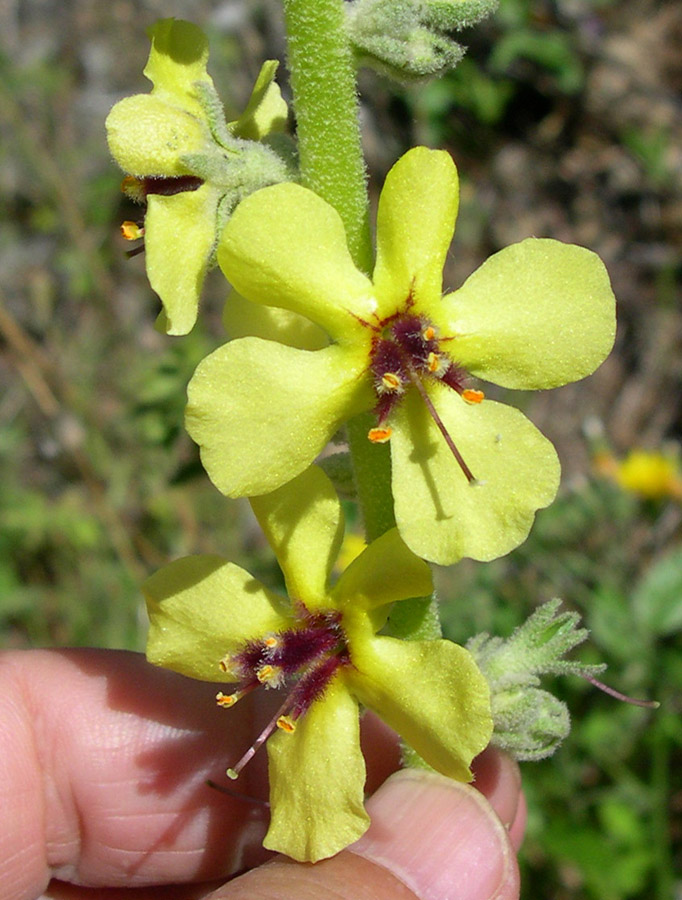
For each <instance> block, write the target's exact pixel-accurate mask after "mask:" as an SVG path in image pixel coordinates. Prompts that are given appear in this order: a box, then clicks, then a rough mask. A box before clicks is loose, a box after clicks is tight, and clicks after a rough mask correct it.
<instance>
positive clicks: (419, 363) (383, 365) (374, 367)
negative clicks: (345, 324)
mask: <svg viewBox="0 0 682 900" xmlns="http://www.w3.org/2000/svg"><path fill="white" fill-rule="evenodd" d="M412 303H413V301H412V299H411V297H410V298H408V301H407V304H406V308H405V310H404V311H403V312H401V313H397V314H396V315H393V316H390V317H389V318H388V319H385V320H384V321H383V322H379V324H378V325H370V327H371V328H372V329H373V330H374V332H375V336H374V339H373V341H372V347H371V350H370V366H369V368H370V371H371V373H372V381H373V387H374V392H375V394H376V397H377V403H376V406H375V407H374V412H375V413H376V416H377V427H376V428H372V429H371V430H370V432H369V434H368V437H369V439H370V441H372V442H374V443H379V444H382V443H385V442H386V441H388V440H390V438H391V434H392V429H391V427H390V425H389V424H388V419H389V417H390V415H391V413H392V412H393V410H394V409H395V407H396V406H397V405H398V403H400V400H401V398H402V396H403V394H404V393H405V391H406V390H407V388H408V387H409V386H410V385H414V386H415V387H416V389H417V390H418V391H419V394H420V395H421V397H422V399H423V401H424V403H425V405H426V408H427V409H428V411H429V414H430V415H431V417H432V418H433V420H434V422H435V423H436V426H437V427H438V429H439V431H440V432H441V434H442V435H443V437H444V439H445V442H446V443H447V445H448V447H449V448H450V450H451V452H452V454H453V456H454V457H455V459H456V460H457V462H458V464H459V466H460V468H461V469H462V471H463V472H464V474H465V476H466V478H467V480H468V481H469V482H473V481H475V478H474V475H473V473H472V471H471V469H470V468H469V467H468V465H467V464H466V463H465V461H464V459H463V458H462V454H461V453H460V452H459V450H458V449H457V447H456V445H455V443H454V441H453V439H452V436H451V435H450V433H449V432H448V430H447V428H446V427H445V425H444V423H443V421H442V419H441V418H440V416H439V414H438V411H437V410H436V408H435V406H434V405H433V401H432V400H431V397H430V396H429V394H428V391H427V386H428V385H429V384H430V383H433V382H434V381H436V382H441V384H445V385H447V387H449V388H451V389H452V390H454V391H456V392H457V393H458V394H459V395H460V397H461V398H462V399H463V400H464V401H466V402H467V403H480V402H481V401H482V400H483V399H484V394H483V392H482V391H475V390H471V389H470V388H466V387H465V386H464V385H465V382H466V378H467V372H466V371H465V370H464V369H463V368H461V367H460V366H458V365H456V364H455V363H454V362H453V361H452V359H451V358H450V357H449V356H448V354H447V353H446V352H445V351H444V350H443V349H442V347H441V344H442V343H444V342H445V341H448V340H451V338H439V336H438V332H437V330H436V327H435V326H434V325H433V324H432V323H431V322H430V321H429V320H428V319H427V318H426V316H423V315H415V314H414V313H412V312H410V307H411V306H412ZM367 324H368V323H367Z"/></svg>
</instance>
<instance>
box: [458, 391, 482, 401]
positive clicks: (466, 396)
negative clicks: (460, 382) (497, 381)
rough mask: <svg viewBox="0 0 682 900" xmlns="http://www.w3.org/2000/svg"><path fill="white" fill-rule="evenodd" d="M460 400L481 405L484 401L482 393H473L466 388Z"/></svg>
mask: <svg viewBox="0 0 682 900" xmlns="http://www.w3.org/2000/svg"><path fill="white" fill-rule="evenodd" d="M462 400H464V401H465V402H466V403H482V402H483V401H484V400H485V394H484V393H483V391H473V390H471V389H470V388H467V390H466V391H462Z"/></svg>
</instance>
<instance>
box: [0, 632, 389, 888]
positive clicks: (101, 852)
mask: <svg viewBox="0 0 682 900" xmlns="http://www.w3.org/2000/svg"><path fill="white" fill-rule="evenodd" d="M216 688H217V686H216V685H210V684H207V683H204V682H199V681H193V680H191V679H187V678H183V677H181V676H179V675H176V674H174V673H172V672H168V671H165V670H163V669H158V668H155V667H153V666H150V665H149V664H148V663H147V662H146V661H145V659H144V657H142V656H141V655H139V654H133V653H126V652H118V651H100V650H71V651H24V652H6V653H4V654H0V809H2V810H3V820H4V821H5V822H12V825H13V827H12V828H11V829H0V900H6V898H8V900H10V898H11V900H15V898H16V900H19V898H23V897H35V896H37V895H38V894H40V892H41V891H42V890H43V889H44V888H45V885H46V884H47V882H48V880H49V878H50V877H56V878H58V879H61V880H63V881H68V882H75V883H80V884H87V885H107V886H112V887H113V886H117V885H122V886H123V885H125V886H126V887H135V886H137V885H145V884H156V883H174V882H183V881H190V880H194V881H204V880H210V879H213V878H219V877H226V876H229V875H232V874H234V873H235V872H239V871H243V870H245V869H247V868H251V867H253V866H255V865H257V864H259V863H260V862H262V861H263V860H264V859H266V858H268V857H269V856H270V854H267V853H266V852H265V851H264V850H263V848H262V846H261V842H262V839H263V836H264V834H265V831H266V828H267V824H268V819H269V810H268V806H267V803H266V802H264V801H265V798H266V796H267V778H266V767H267V760H266V754H265V753H261V754H257V755H256V758H254V760H253V761H252V763H250V764H249V766H247V768H246V770H245V773H244V777H243V778H240V780H239V782H238V788H239V791H240V792H243V793H244V794H245V795H246V797H239V796H235V795H234V794H229V795H226V794H223V793H220V792H218V791H216V790H212V789H211V788H210V787H208V786H207V785H206V780H207V779H208V778H211V779H214V780H216V781H220V782H222V783H226V784H231V783H230V782H228V781H227V779H226V778H225V777H224V772H225V769H226V767H227V766H228V765H231V764H232V763H233V762H234V760H235V758H238V757H239V756H241V754H242V752H243V751H244V750H245V749H246V748H247V747H248V746H249V745H250V744H251V743H252V741H253V739H254V737H255V735H256V734H258V732H259V731H260V729H261V728H262V726H263V724H264V722H265V721H267V718H268V717H269V716H270V715H271V711H270V710H268V709H266V708H265V704H264V703H263V702H262V701H261V700H258V701H257V702H249V701H251V699H252V698H246V699H245V700H244V701H243V703H240V704H239V705H238V706H237V707H236V708H235V709H233V710H229V711H227V710H224V709H220V708H218V707H217V706H216V704H215V693H216ZM268 693H269V694H274V693H275V692H268ZM265 699H266V700H267V696H266V697H265ZM270 700H271V701H272V698H270ZM366 727H367V730H368V733H369V736H370V740H369V741H368V746H367V750H368V754H369V764H368V769H369V776H370V777H369V781H370V782H371V783H372V785H373V786H376V784H378V783H380V780H381V779H382V778H383V777H385V774H387V772H388V771H391V770H392V767H395V766H396V765H397V760H398V755H397V744H396V741H395V737H394V736H393V735H392V734H391V733H390V731H389V730H386V729H385V728H384V727H383V726H382V725H381V724H379V723H377V722H376V720H372V719H371V718H368V719H367V723H366ZM234 787H235V786H232V788H234ZM249 797H251V798H253V799H252V800H250V799H249ZM258 801H260V802H258Z"/></svg>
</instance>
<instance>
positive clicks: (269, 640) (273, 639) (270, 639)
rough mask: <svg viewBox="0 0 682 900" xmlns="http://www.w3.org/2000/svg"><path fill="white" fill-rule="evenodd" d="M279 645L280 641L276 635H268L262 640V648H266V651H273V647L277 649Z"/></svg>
mask: <svg viewBox="0 0 682 900" xmlns="http://www.w3.org/2000/svg"><path fill="white" fill-rule="evenodd" d="M281 643H282V639H281V638H280V637H278V636H277V635H276V634H269V635H268V636H267V637H266V638H263V646H264V647H267V648H268V650H274V649H275V647H279V646H280V644H281Z"/></svg>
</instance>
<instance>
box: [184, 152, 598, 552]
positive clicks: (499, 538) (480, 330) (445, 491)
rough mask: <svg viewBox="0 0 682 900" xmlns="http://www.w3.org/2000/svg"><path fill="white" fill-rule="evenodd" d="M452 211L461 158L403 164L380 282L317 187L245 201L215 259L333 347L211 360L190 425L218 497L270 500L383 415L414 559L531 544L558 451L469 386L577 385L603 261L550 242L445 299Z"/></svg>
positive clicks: (232, 353)
mask: <svg viewBox="0 0 682 900" xmlns="http://www.w3.org/2000/svg"><path fill="white" fill-rule="evenodd" d="M457 206H458V180H457V172H456V169H455V165H454V163H453V162H452V159H451V158H450V156H449V155H448V154H447V153H444V152H443V151H432V150H427V149H426V148H424V147H417V148H414V149H413V150H410V151H409V152H408V153H406V154H405V156H403V157H402V158H401V159H400V160H399V161H398V162H397V163H396V165H395V166H394V167H393V169H392V170H391V171H390V172H389V174H388V176H387V178H386V183H385V185H384V188H383V191H382V194H381V198H380V201H379V209H378V218H377V260H376V266H375V269H374V274H373V279H372V280H370V279H369V278H368V277H367V276H366V275H365V274H363V273H362V272H359V271H358V270H357V269H356V268H355V266H354V265H353V262H352V260H351V258H350V255H349V253H348V250H347V247H346V241H345V235H344V231H343V226H342V224H341V221H340V219H339V217H338V215H337V214H336V212H335V211H334V210H333V209H332V208H331V207H330V206H328V205H327V204H326V203H325V202H324V201H323V200H321V199H320V198H319V197H318V196H316V195H315V194H313V193H312V192H310V191H308V190H306V189H305V188H303V187H301V186H299V185H294V184H281V185H276V186H273V187H270V188H266V189H265V190H263V191H258V192H257V193H255V194H253V195H252V196H250V197H248V198H247V199H246V200H244V201H243V202H242V203H241V204H240V206H239V208H238V209H237V210H236V212H235V214H234V216H233V218H232V220H231V221H230V223H229V224H228V226H227V227H226V229H225V231H224V233H223V236H222V239H221V242H220V246H219V249H218V261H219V263H220V266H221V268H222V270H223V272H224V273H225V275H226V276H227V278H228V279H229V280H230V281H231V282H232V284H233V286H234V287H235V289H236V290H237V291H239V292H240V293H241V294H242V295H243V296H244V297H246V298H247V299H248V300H250V301H252V302H255V303H260V304H263V305H270V306H277V307H283V308H285V309H289V310H292V311H294V312H297V313H299V314H301V315H303V316H305V317H306V318H308V319H310V320H311V321H312V322H314V323H316V324H317V325H319V326H320V327H322V328H324V330H325V331H326V332H327V334H328V335H329V336H330V338H331V344H330V345H329V346H327V347H323V348H322V349H318V350H315V351H314V352H310V351H306V350H301V349H296V348H292V347H289V346H283V345H282V344H280V343H277V342H274V341H266V340H261V339H258V338H254V337H252V338H240V339H238V340H235V341H232V342H231V343H229V344H227V345H225V346H223V347H221V348H219V349H218V350H217V351H215V352H214V353H213V354H211V355H210V356H209V357H207V358H206V359H205V360H203V362H202V363H201V364H200V365H199V367H198V369H197V371H196V373H195V375H194V377H193V379H192V381H191V383H190V386H189V405H188V408H187V427H188V430H189V432H190V434H191V435H192V437H193V438H194V440H195V441H197V443H198V444H199V445H200V446H201V452H202V460H203V463H204V466H205V468H206V470H207V472H208V474H209V476H210V477H211V479H212V480H213V482H214V483H215V484H216V486H217V487H218V488H219V489H220V490H221V491H223V493H225V494H227V495H228V496H231V497H238V496H245V495H246V496H254V495H260V494H264V493H267V492H268V491H271V490H274V489H276V488H277V487H279V486H280V485H282V484H284V483H285V482H286V481H288V480H289V479H291V478H293V477H295V476H296V475H297V474H298V473H299V472H301V471H302V470H303V469H304V468H305V467H306V466H308V465H310V463H311V462H312V461H313V460H314V459H315V457H316V455H317V454H318V453H319V452H320V451H321V450H322V448H323V447H324V445H325V444H326V442H327V441H328V440H329V439H330V438H331V436H332V435H333V434H334V433H335V432H336V431H337V430H338V428H339V427H340V426H341V425H342V424H343V423H344V422H345V421H346V420H348V419H349V418H351V417H353V416H355V415H357V414H359V413H361V412H364V411H367V410H371V409H373V410H374V412H375V414H376V420H377V421H376V427H375V428H372V429H371V430H370V432H369V435H368V437H369V439H370V440H372V441H374V442H376V443H379V442H385V441H390V446H391V460H392V487H393V497H394V500H395V514H396V521H397V524H398V528H399V530H400V533H401V536H402V537H403V539H404V540H405V542H406V543H407V545H408V546H409V547H410V548H411V549H412V550H413V551H414V552H415V553H417V554H418V555H419V556H423V557H425V558H427V559H430V560H432V561H434V562H437V563H441V564H450V563H452V562H455V561H457V560H458V559H460V558H461V557H464V556H469V557H473V558H474V559H478V560H490V559H494V558H495V557H497V556H501V555H503V554H505V553H508V552H509V551H510V550H512V549H513V548H514V547H516V546H517V545H518V544H520V543H521V542H522V541H523V540H525V538H526V536H527V534H528V531H529V529H530V527H531V524H532V521H533V517H534V515H535V512H536V510H538V509H540V508H542V507H544V506H546V505H547V504H548V503H550V502H551V501H552V499H553V498H554V495H555V493H556V490H557V487H558V483H559V462H558V459H557V456H556V453H555V451H554V448H553V447H552V445H551V444H550V443H549V441H547V440H546V438H544V437H543V435H542V434H540V432H539V431H538V430H537V429H536V428H535V427H534V426H533V425H532V424H531V423H530V422H529V421H528V420H527V419H526V418H525V416H523V415H522V414H521V413H520V412H519V411H517V410H515V409H513V408H511V407H509V406H506V405H504V404H502V403H497V402H493V401H491V400H487V399H485V398H484V394H483V392H482V391H480V390H479V389H477V388H474V387H471V386H470V376H476V377H480V378H484V379H487V380H489V381H492V382H494V383H496V384H499V385H501V386H503V387H506V388H518V389H523V390H530V389H537V388H550V387H556V386H557V385H561V384H566V383H567V382H570V381H574V380H576V379H579V378H583V377H584V376H586V375H588V374H590V373H591V372H592V371H594V369H596V368H597V366H599V365H600V363H601V362H602V361H603V360H604V358H605V357H606V355H607V354H608V352H609V350H610V349H611V346H612V344H613V339H614V334H615V312H614V297H613V293H612V291H611V287H610V283H609V278H608V275H607V273H606V270H605V268H604V266H603V264H602V262H601V261H600V260H599V258H598V257H597V256H596V255H595V254H594V253H592V252H591V251H589V250H586V249H585V248H583V247H577V246H574V245H570V244H563V243H560V242H559V241H554V240H541V239H528V240H525V241H522V242H521V243H518V244H514V245H512V246H511V247H507V248H506V249H504V250H502V251H500V252H499V253H496V254H495V255H494V256H492V257H491V258H490V259H489V260H487V262H485V263H484V264H483V265H482V266H481V267H480V268H479V269H478V270H477V271H476V272H474V273H473V275H471V276H470V278H469V279H468V280H467V281H466V282H465V283H464V284H463V285H462V287H460V288H459V289H458V290H456V291H454V292H453V293H450V294H447V295H446V296H442V292H441V291H442V270H443V264H444V261H445V256H446V254H447V251H448V248H449V246H450V241H451V239H452V235H453V231H454V221H455V217H456V214H457Z"/></svg>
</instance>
